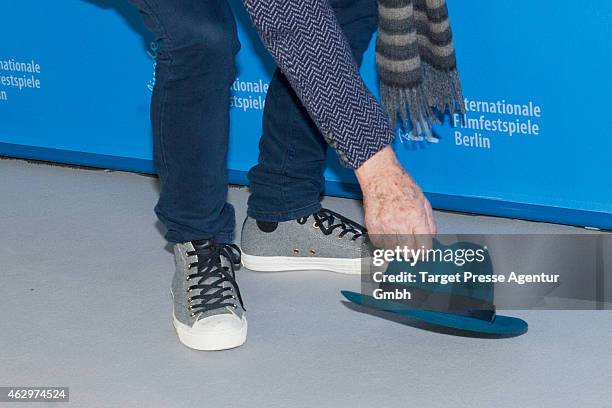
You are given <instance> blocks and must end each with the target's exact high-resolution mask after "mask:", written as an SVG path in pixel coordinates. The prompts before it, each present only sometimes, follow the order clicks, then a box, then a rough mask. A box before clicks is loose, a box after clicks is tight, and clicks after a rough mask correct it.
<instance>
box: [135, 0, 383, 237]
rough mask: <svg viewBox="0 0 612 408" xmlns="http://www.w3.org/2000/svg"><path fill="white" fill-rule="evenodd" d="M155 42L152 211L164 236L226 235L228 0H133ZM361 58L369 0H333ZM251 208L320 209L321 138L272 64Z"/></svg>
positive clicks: (233, 40)
mask: <svg viewBox="0 0 612 408" xmlns="http://www.w3.org/2000/svg"><path fill="white" fill-rule="evenodd" d="M130 1H131V2H132V3H133V4H134V5H136V6H137V7H138V9H139V10H140V12H141V13H142V14H143V16H144V21H145V24H146V25H147V27H148V28H149V29H150V30H151V31H152V32H153V33H154V34H155V35H156V37H157V38H158V40H159V43H160V49H159V53H158V56H157V69H156V84H155V89H154V90H153V98H152V102H151V120H152V125H153V137H154V159H155V164H156V167H157V170H158V174H159V178H160V188H161V191H160V197H159V201H158V203H157V205H156V207H155V213H156V214H157V216H158V218H159V219H160V221H161V222H162V223H163V224H164V226H165V227H166V230H167V232H166V239H167V240H168V241H169V242H172V243H176V242H186V241H191V240H196V239H211V238H212V239H215V240H217V241H220V242H231V241H232V240H233V231H234V227H235V215H234V209H233V207H232V206H231V204H229V203H227V201H226V200H227V184H228V180H227V168H226V157H227V145H228V136H229V101H230V86H231V84H232V83H233V81H234V78H235V76H236V69H235V65H234V57H235V55H236V53H237V52H238V50H239V49H240V44H239V41H238V37H237V34H236V23H235V20H234V16H233V14H232V11H231V8H230V6H229V4H228V0H130ZM330 3H331V5H332V7H333V8H334V10H335V12H336V16H337V18H338V21H339V23H340V26H341V27H342V29H343V31H344V33H345V35H346V37H347V39H348V42H349V44H350V46H351V48H352V51H353V54H354V56H355V59H356V60H357V61H358V62H360V61H361V59H362V56H363V53H364V51H365V50H366V48H367V46H368V44H369V42H370V39H371V37H372V34H373V32H374V31H375V30H376V24H377V1H376V0H330ZM259 149H260V151H259V160H258V164H257V165H256V166H255V167H253V168H252V169H251V171H250V172H249V180H250V185H251V196H250V198H249V203H248V214H249V215H250V216H251V217H253V218H255V219H258V220H262V221H264V220H265V221H287V220H291V219H296V218H300V217H303V216H306V215H309V214H312V213H313V212H316V211H318V210H319V209H320V203H319V200H320V195H321V193H322V191H323V186H324V179H323V170H324V165H325V158H326V151H327V144H326V142H325V140H324V139H323V137H322V136H321V134H320V133H319V131H318V130H317V127H316V126H315V124H314V123H313V122H312V120H311V119H310V116H309V115H308V112H307V111H306V110H305V109H304V107H303V106H302V104H301V102H300V100H299V99H298V97H297V96H296V94H295V92H294V91H293V89H292V88H291V86H290V84H289V82H288V81H287V79H286V78H285V77H284V76H283V74H282V73H281V72H280V71H279V70H278V69H277V70H276V72H275V73H274V77H273V78H272V81H271V83H270V87H269V89H268V94H267V97H266V106H265V109H264V117H263V135H262V137H261V141H260V144H259Z"/></svg>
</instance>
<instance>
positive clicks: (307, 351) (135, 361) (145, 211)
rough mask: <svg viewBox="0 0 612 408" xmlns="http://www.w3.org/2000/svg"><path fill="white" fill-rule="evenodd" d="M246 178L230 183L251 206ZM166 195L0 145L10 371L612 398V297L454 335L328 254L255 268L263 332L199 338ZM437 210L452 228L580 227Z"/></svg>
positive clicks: (355, 390)
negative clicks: (3, 150) (240, 337)
mask: <svg viewBox="0 0 612 408" xmlns="http://www.w3.org/2000/svg"><path fill="white" fill-rule="evenodd" d="M247 194H248V192H247V190H246V189H232V190H231V192H230V201H231V202H232V203H234V205H235V206H236V210H237V216H238V218H239V219H242V218H243V217H244V214H245V201H246V197H247ZM156 195H157V190H156V187H155V183H154V179H152V178H150V177H145V176H140V175H135V174H129V173H122V172H111V173H106V172H101V171H91V170H77V169H72V168H61V167H55V166H47V165H40V164H31V163H26V162H23V161H16V160H0V268H1V271H2V274H1V275H0V276H2V281H1V284H0V319H1V321H2V328H1V331H0V345H1V348H0V385H17V386H23V385H58V386H59V385H66V386H70V391H71V406H78V407H187V406H201V407H222V406H228V407H266V408H270V407H319V406H320V407H371V406H375V407H381V408H382V407H405V406H409V407H444V408H449V407H453V408H455V407H496V408H505V407H512V408H516V407H520V408H524V407H538V408H539V407H551V408H553V407H554V408H559V407H576V406H580V407H582V408H585V407H597V408H600V407H609V406H612V402H610V401H612V387H611V384H612V372H611V370H612V368H611V367H612V346H610V335H611V334H612V318H611V317H612V314H611V312H583V311H572V312H569V311H567V312H550V311H549V312H513V313H514V315H517V316H519V317H523V318H525V319H526V320H528V321H529V323H530V331H529V333H527V334H526V335H524V336H521V337H517V338H511V339H502V340H490V339H477V338H465V337H455V336H448V335H445V334H441V333H435V332H431V331H426V330H421V329H418V328H414V327H410V326H408V325H406V324H403V323H402V322H398V321H390V320H386V319H382V318H379V317H375V316H371V315H368V314H365V313H361V312H359V311H356V310H351V309H350V308H349V307H347V306H346V305H345V304H344V303H343V302H342V300H341V296H340V293H339V291H340V290H341V289H358V280H357V279H355V278H352V277H345V276H339V275H334V274H328V273H322V272H316V271H312V272H295V273H275V274H258V273H254V272H250V271H247V270H242V271H241V272H240V274H239V282H240V283H241V289H242V291H243V293H245V294H246V295H245V296H246V302H247V308H248V316H249V338H248V341H247V343H246V344H245V345H244V346H243V347H242V348H239V349H236V350H232V351H226V352H215V353H205V352H195V351H190V350H188V349H187V348H185V347H183V346H181V345H180V344H179V343H178V341H177V339H176V337H175V334H174V332H173V329H172V325H171V323H170V310H171V299H170V294H169V280H170V276H171V273H172V266H173V263H172V256H171V254H170V253H169V252H168V250H167V248H166V246H165V242H164V240H163V238H162V236H161V235H160V232H159V227H158V225H157V224H156V220H155V218H154V215H153V213H152V211H151V208H152V207H153V205H154V203H155V201H156ZM325 205H326V206H328V207H330V208H332V209H342V210H343V211H344V212H346V213H347V214H348V215H350V216H353V217H355V218H356V219H360V218H361V216H362V215H361V212H360V209H359V205H358V203H357V202H354V201H350V200H342V199H335V198H327V199H326V200H325ZM436 218H437V222H438V224H439V229H440V231H441V232H447V233H468V232H469V233H475V232H478V233H485V232H543V233H544V232H552V231H559V232H566V231H573V230H574V229H572V228H569V227H563V226H554V225H547V224H540V223H529V222H523V221H515V220H505V219H496V218H490V217H476V216H466V215H457V214H449V213H437V214H436ZM26 405H27V404H23V405H19V406H26ZM34 406H44V405H41V404H37V405H34ZM50 406H53V405H50Z"/></svg>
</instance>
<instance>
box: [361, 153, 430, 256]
mask: <svg viewBox="0 0 612 408" xmlns="http://www.w3.org/2000/svg"><path fill="white" fill-rule="evenodd" d="M355 174H356V175H357V179H358V181H359V184H360V185H361V190H362V192H363V207H364V211H365V224H366V227H367V229H368V234H369V236H370V239H371V241H372V243H373V244H374V245H375V246H377V247H379V248H386V249H395V248H396V247H397V246H401V247H404V246H406V247H408V248H414V249H418V248H421V247H425V249H428V248H431V238H432V236H433V235H435V234H436V224H435V222H434V219H433V213H432V210H431V205H430V204H429V201H428V200H427V198H425V196H424V195H423V192H422V191H421V189H420V188H419V187H418V186H417V185H416V183H415V182H414V180H413V179H412V177H410V175H408V173H406V171H405V170H404V169H403V168H402V166H401V165H400V164H399V162H398V161H397V158H396V157H395V153H394V152H393V150H392V149H391V148H390V147H386V148H384V149H383V150H381V151H380V152H378V153H377V154H375V155H374V156H372V157H371V158H370V159H369V160H368V161H366V162H365V163H364V164H363V165H362V166H361V167H359V168H358V169H357V170H356V171H355Z"/></svg>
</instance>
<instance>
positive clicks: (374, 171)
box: [355, 146, 403, 190]
mask: <svg viewBox="0 0 612 408" xmlns="http://www.w3.org/2000/svg"><path fill="white" fill-rule="evenodd" d="M398 170H399V171H400V172H403V171H402V169H401V167H400V165H399V162H398V161H397V158H396V156H395V153H394V152H393V149H392V148H391V147H389V146H387V147H385V148H384V149H382V150H381V151H379V152H378V153H376V154H375V155H373V156H372V157H370V158H369V159H368V160H366V161H365V162H364V163H363V164H362V165H361V166H360V167H359V168H357V169H355V175H356V176H357V181H358V182H359V185H360V186H361V188H362V190H363V189H364V188H365V187H367V186H368V185H370V184H372V183H373V182H376V181H380V180H382V179H384V177H388V176H390V175H391V174H392V173H395V172H397V171H398Z"/></svg>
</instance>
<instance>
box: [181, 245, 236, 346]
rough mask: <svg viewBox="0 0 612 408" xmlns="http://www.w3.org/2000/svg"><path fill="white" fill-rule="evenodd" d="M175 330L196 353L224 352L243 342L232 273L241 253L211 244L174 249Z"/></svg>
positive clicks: (232, 247)
mask: <svg viewBox="0 0 612 408" xmlns="http://www.w3.org/2000/svg"><path fill="white" fill-rule="evenodd" d="M174 259H175V263H176V272H175V273H174V278H173V280H172V297H173V298H174V316H173V317H174V319H173V321H174V327H175V328H176V333H177V334H178V337H179V340H180V341H181V343H183V344H184V345H186V346H187V347H190V348H192V349H196V350H225V349H229V348H233V347H238V346H240V345H242V344H243V343H244V342H245V340H246V335H247V321H246V316H245V309H244V304H243V302H242V297H241V296H240V289H238V284H237V283H236V275H235V272H234V268H237V267H239V266H240V250H239V249H238V247H237V246H236V245H233V244H219V243H216V242H214V241H212V240H202V241H193V242H186V243H184V244H175V245H174Z"/></svg>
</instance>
